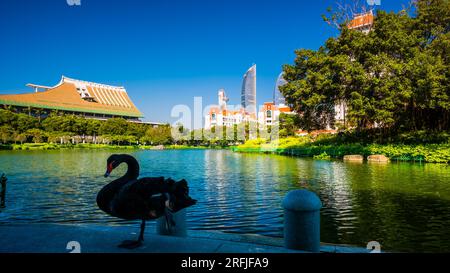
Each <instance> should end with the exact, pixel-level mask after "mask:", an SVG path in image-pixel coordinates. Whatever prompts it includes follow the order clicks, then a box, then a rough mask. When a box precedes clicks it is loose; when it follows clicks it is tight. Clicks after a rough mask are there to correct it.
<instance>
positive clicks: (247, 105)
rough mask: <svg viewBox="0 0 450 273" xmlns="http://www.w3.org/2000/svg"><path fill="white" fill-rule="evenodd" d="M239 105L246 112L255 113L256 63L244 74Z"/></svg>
mask: <svg viewBox="0 0 450 273" xmlns="http://www.w3.org/2000/svg"><path fill="white" fill-rule="evenodd" d="M241 105H242V107H243V108H244V109H245V111H246V112H248V113H250V114H256V64H255V65H253V66H252V67H250V69H249V70H248V71H247V72H246V73H245V74H244V80H243V82H242V93H241Z"/></svg>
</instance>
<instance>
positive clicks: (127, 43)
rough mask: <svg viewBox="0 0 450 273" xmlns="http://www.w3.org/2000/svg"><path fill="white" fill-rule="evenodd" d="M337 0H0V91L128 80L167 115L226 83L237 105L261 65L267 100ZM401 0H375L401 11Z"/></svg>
mask: <svg viewBox="0 0 450 273" xmlns="http://www.w3.org/2000/svg"><path fill="white" fill-rule="evenodd" d="M335 2H336V1H335V0H324V1H313V0H310V1H303V0H296V1H294V0H291V1H286V0H276V1H269V0H247V1H239V0H227V1H219V0H216V1H214V0H210V1H201V0H191V1H189V0H170V1H169V0H147V1H144V0H142V1H137V0H127V1H126V0H120V1H119V0H109V1H104V0H81V6H69V5H68V4H67V2H66V0H42V1H29V0H1V1H0V93H2V94H7V93H24V92H29V91H31V89H29V88H27V87H25V84H27V83H30V82H31V83H36V84H43V85H50V86H51V85H54V84H56V83H57V82H58V81H59V80H60V77H61V75H65V76H68V77H72V78H76V79H82V80H88V81H94V82H99V83H105V84H112V85H122V86H125V87H126V89H127V91H128V93H129V95H130V96H131V98H132V99H133V101H134V102H135V104H136V105H137V107H138V108H139V109H140V110H141V111H142V112H143V113H144V114H145V116H146V118H145V120H149V121H160V122H173V121H174V120H175V119H174V118H171V117H170V113H171V109H172V107H173V106H174V105H177V104H185V105H188V106H192V105H193V101H194V96H201V97H203V104H204V105H209V104H215V103H216V101H217V90H218V89H220V88H225V90H226V92H227V95H228V97H229V98H230V102H229V103H231V104H239V98H240V89H241V84H242V76H243V74H244V73H245V71H246V70H247V69H248V68H249V67H250V66H251V65H252V64H253V63H255V64H257V78H258V79H257V100H258V104H262V103H263V102H265V101H270V100H271V98H272V92H273V89H274V85H275V81H276V79H277V76H278V74H279V73H280V72H281V66H282V65H283V64H286V63H292V62H293V60H294V58H295V55H294V50H295V49H298V48H309V49H317V48H318V47H319V46H320V45H322V44H323V43H324V41H325V40H326V39H328V38H329V37H331V36H334V35H336V30H334V29H333V28H332V27H330V26H328V25H327V24H326V23H325V22H323V20H322V18H321V15H322V14H325V13H326V9H327V7H329V6H333V5H334V3H335ZM406 2H407V1H406V0H381V6H380V8H381V9H385V10H394V11H398V10H400V9H401V7H402V4H404V3H406Z"/></svg>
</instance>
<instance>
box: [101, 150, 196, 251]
mask: <svg viewBox="0 0 450 273" xmlns="http://www.w3.org/2000/svg"><path fill="white" fill-rule="evenodd" d="M122 163H126V164H127V165H128V170H127V172H126V174H125V175H124V176H122V177H121V178H119V179H116V180H114V181H113V182H111V183H109V184H107V185H106V186H105V187H103V188H102V189H101V190H100V192H99V193H98V195H97V204H98V207H99V208H100V209H101V210H102V211H104V212H106V213H107V214H109V215H111V216H114V217H118V218H121V219H125V220H141V221H142V222H141V230H140V233H139V237H138V240H137V241H130V240H127V241H124V242H122V243H121V244H120V245H119V247H122V248H129V249H132V248H136V247H139V246H141V245H142V241H143V240H144V230H145V221H147V220H152V219H156V218H159V217H161V216H163V215H166V220H167V221H168V224H169V218H168V214H170V213H175V212H177V211H179V210H182V209H184V208H187V207H190V206H192V205H195V204H196V203H197V200H194V199H192V198H191V197H190V196H189V187H188V184H187V182H186V180H184V179H183V180H181V181H178V182H175V181H174V180H172V179H170V178H169V179H165V178H164V177H145V178H141V179H138V176H139V164H138V162H137V160H136V159H135V158H134V157H132V156H131V155H127V154H120V155H118V154H114V155H111V156H110V157H109V158H108V160H107V165H106V166H107V167H106V173H105V177H108V176H109V175H110V174H111V172H112V171H113V170H114V169H115V168H117V166H119V165H120V164H122ZM172 224H173V225H174V224H176V223H173V221H172Z"/></svg>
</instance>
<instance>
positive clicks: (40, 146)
mask: <svg viewBox="0 0 450 273" xmlns="http://www.w3.org/2000/svg"><path fill="white" fill-rule="evenodd" d="M73 149H92V150H95V149H125V150H126V149H129V150H204V149H215V148H214V147H203V146H188V145H166V146H163V145H158V146H151V145H111V144H90V143H79V144H54V143H24V144H3V145H0V150H10V151H11V150H12V151H33V150H38V151H41V150H73Z"/></svg>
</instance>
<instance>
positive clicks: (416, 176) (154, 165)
mask: <svg viewBox="0 0 450 273" xmlns="http://www.w3.org/2000/svg"><path fill="white" fill-rule="evenodd" d="M118 152H122V153H131V154H133V155H134V156H135V157H136V158H137V159H138V161H139V162H140V165H141V177H144V176H166V177H172V178H174V179H182V178H185V179H186V180H188V182H189V184H190V188H191V196H192V197H193V198H195V199H198V200H199V202H198V204H197V205H196V206H193V207H191V208H189V211H188V225H189V228H190V229H195V230H215V231H223V232H230V233H253V234H261V235H267V236H275V237H282V234H283V229H282V227H283V211H282V208H281V201H282V199H283V197H284V196H285V194H286V193H287V192H288V191H290V190H294V189H301V188H306V189H309V190H312V191H314V192H316V193H317V194H318V195H319V197H320V199H321V200H322V202H323V205H324V206H323V209H322V211H321V241H322V242H326V243H339V244H352V245H358V246H362V247H365V246H366V245H367V243H368V242H369V241H373V240H376V241H378V242H380V243H381V244H382V248H383V250H396V251H406V252H449V251H450V228H449V226H450V167H449V166H448V165H435V164H422V165H420V164H409V163H395V162H394V163H390V164H367V163H364V164H361V163H345V162H342V161H318V160H312V159H306V158H292V157H286V156H277V155H260V154H240V153H233V152H231V151H226V150H170V151H143V150H142V151H141V150H139V151H134V150H128V151H127V150H125V151H118V150H114V151H112V150H60V151H0V172H5V173H7V175H8V178H9V181H8V190H7V204H6V205H7V207H6V208H5V209H2V210H1V211H0V225H5V224H6V225H7V224H10V223H95V224H101V225H133V228H135V229H136V230H137V229H138V226H137V222H129V221H122V220H119V219H115V218H112V217H109V216H107V215H105V214H104V213H103V212H101V211H100V210H99V209H98V208H97V206H96V202H95V198H96V194H97V192H98V191H99V190H100V189H101V188H102V186H104V185H105V184H106V183H108V182H110V181H112V180H113V179H115V178H118V177H119V176H121V175H122V174H123V173H124V172H125V169H126V167H125V166H124V165H123V166H120V167H119V168H118V169H116V170H115V171H114V172H113V175H112V177H111V178H108V179H105V178H104V177H103V174H104V172H105V168H106V159H107V157H108V156H109V155H111V154H112V153H118ZM149 225H150V226H152V225H154V223H152V222H149ZM151 228H152V227H150V228H149V229H151Z"/></svg>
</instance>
